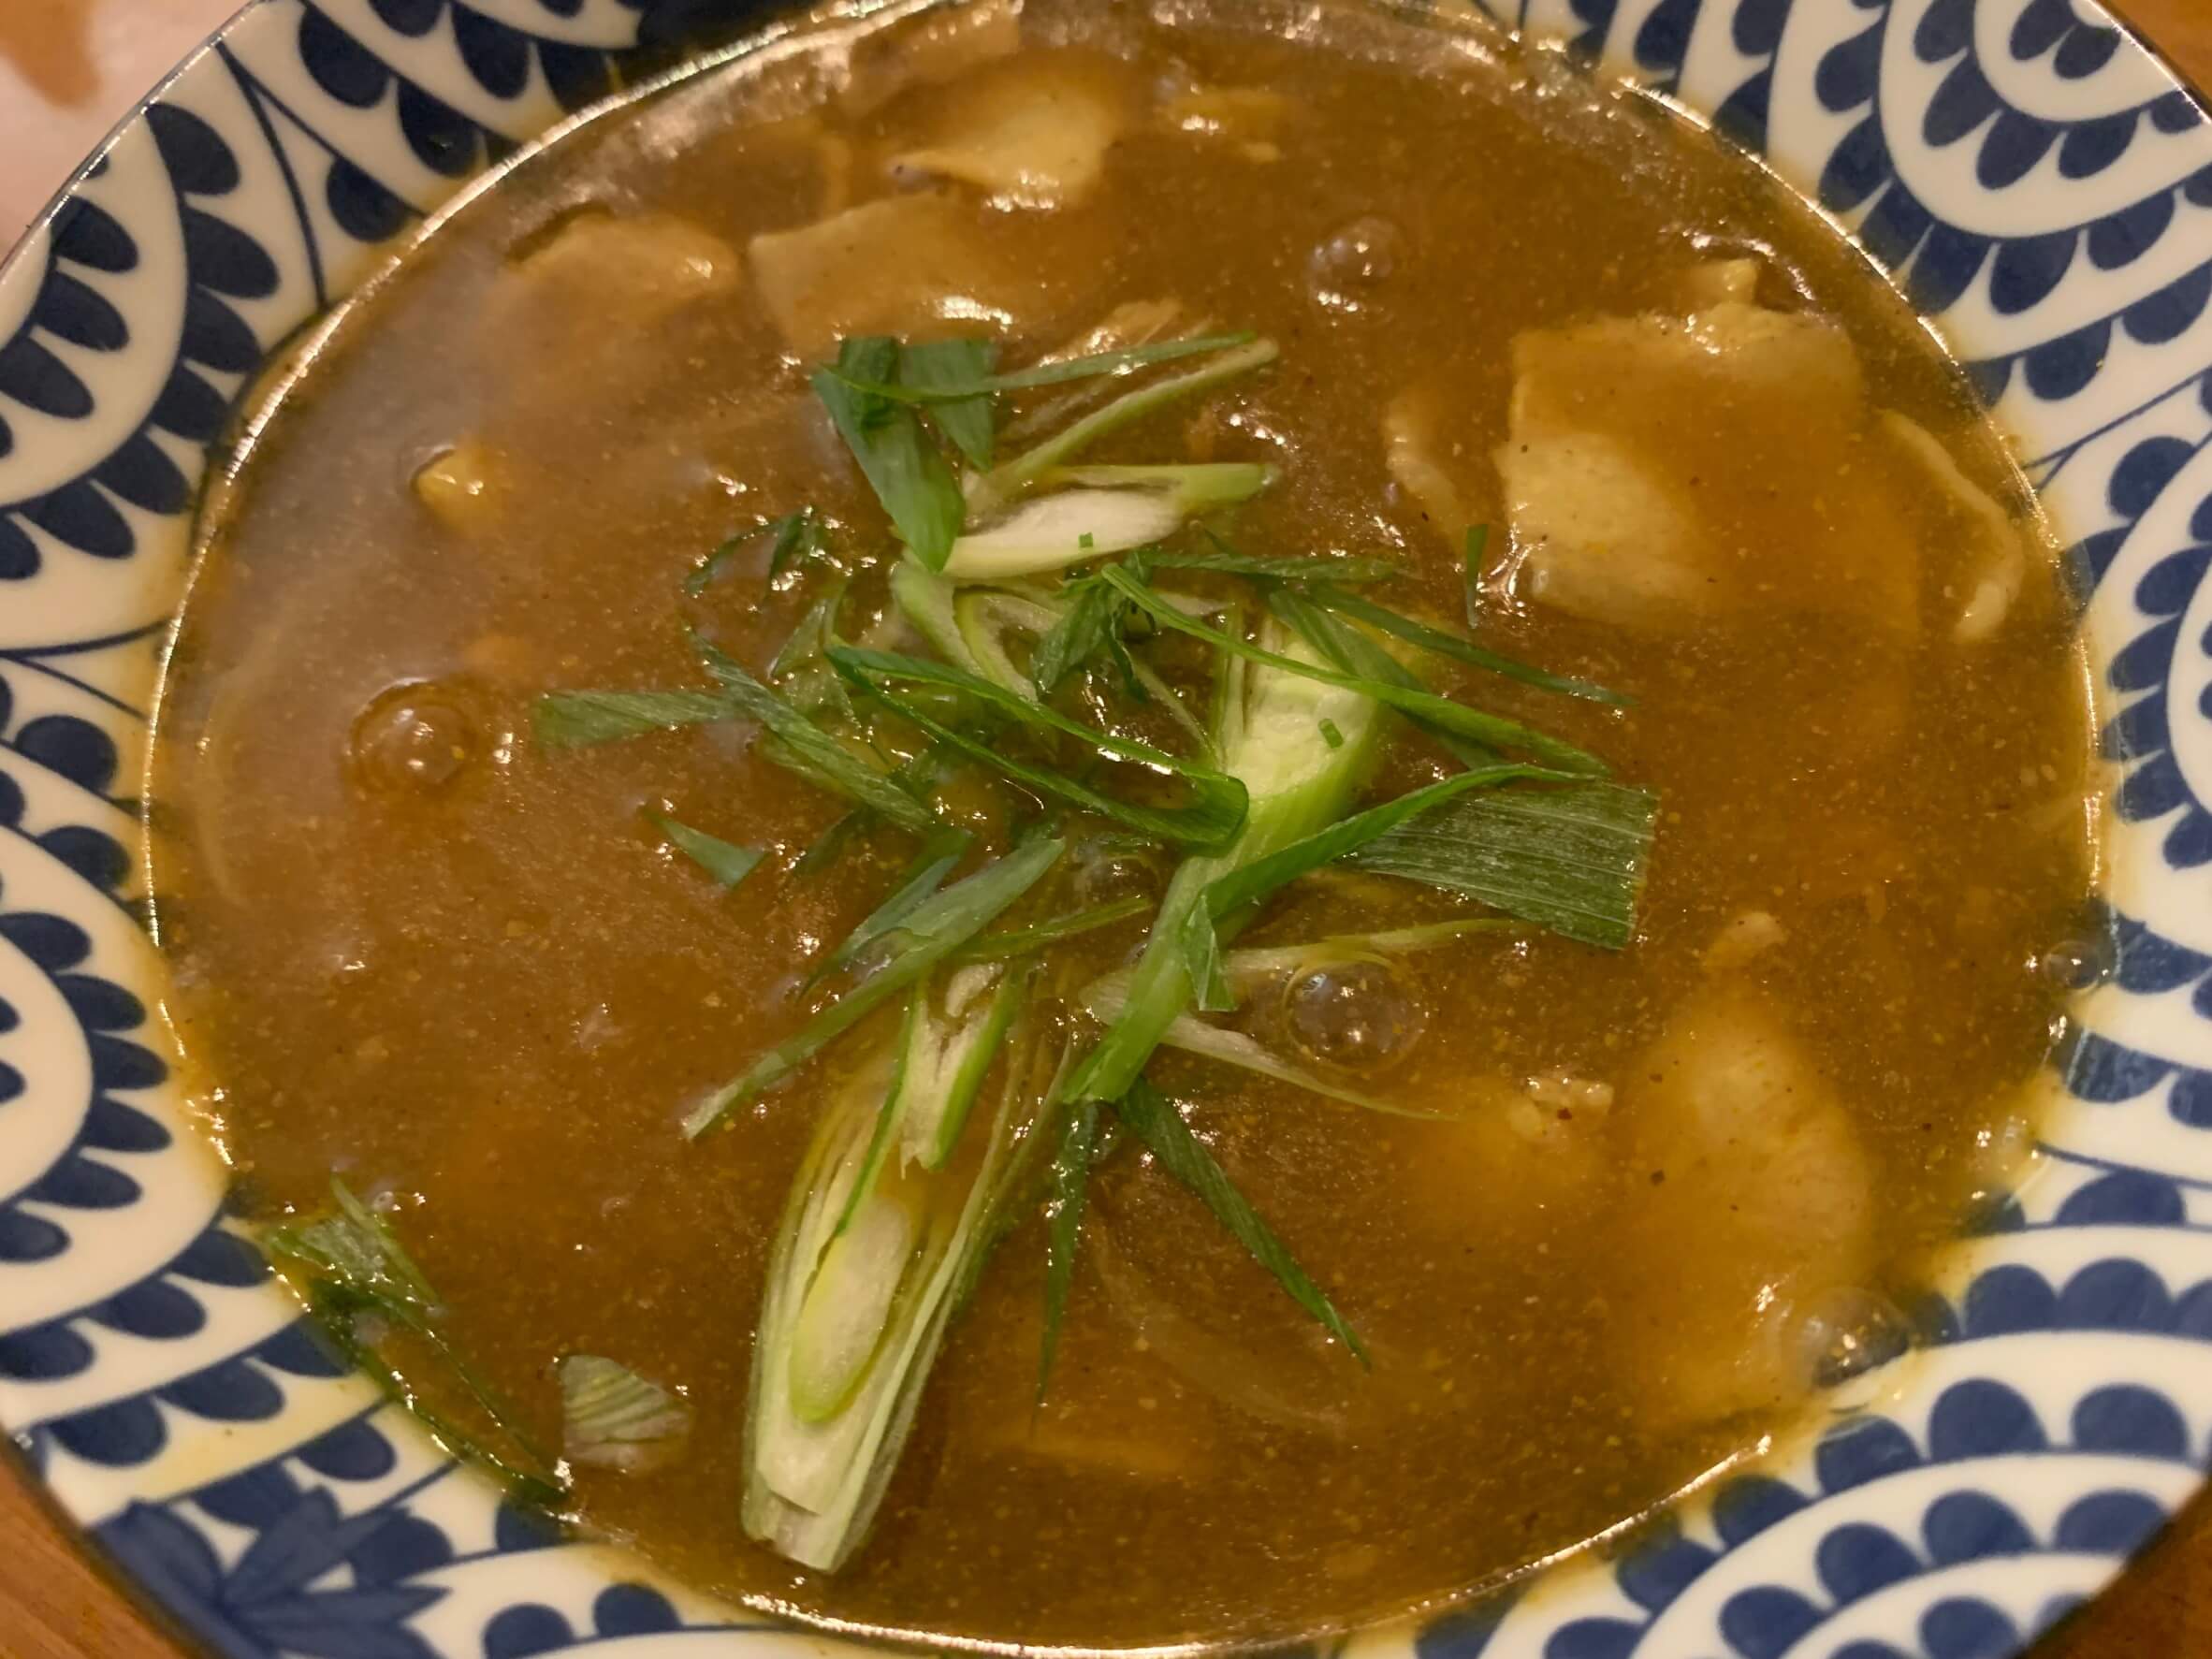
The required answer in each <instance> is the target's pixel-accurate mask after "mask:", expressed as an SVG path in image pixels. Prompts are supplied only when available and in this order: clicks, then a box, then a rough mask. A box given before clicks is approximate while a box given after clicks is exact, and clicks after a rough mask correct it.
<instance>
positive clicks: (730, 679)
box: [691, 635, 938, 834]
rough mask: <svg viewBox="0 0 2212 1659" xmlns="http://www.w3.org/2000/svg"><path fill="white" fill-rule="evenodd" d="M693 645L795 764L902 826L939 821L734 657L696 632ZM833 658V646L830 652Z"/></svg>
mask: <svg viewBox="0 0 2212 1659" xmlns="http://www.w3.org/2000/svg"><path fill="white" fill-rule="evenodd" d="M691 643H692V645H693V647H694V648H696V649H697V650H698V652H699V654H700V656H701V657H702V658H703V659H704V660H705V662H706V671H707V672H708V673H709V674H711V675H713V676H714V677H715V678H716V679H717V680H719V681H720V682H721V687H722V694H723V696H724V697H725V698H726V699H727V700H728V701H729V703H730V705H731V706H733V707H734V708H735V710H736V712H738V713H739V714H742V715H744V716H745V717H746V718H747V719H749V720H757V721H759V722H760V723H761V724H762V725H763V726H764V727H766V728H767V729H768V730H769V731H770V732H772V733H773V734H775V735H776V737H777V739H778V740H779V742H781V743H782V744H783V746H784V748H785V749H787V750H789V751H790V756H791V757H795V758H796V760H797V761H798V762H799V763H800V764H799V765H798V766H797V767H794V768H793V769H794V770H802V771H803V772H804V773H805V775H806V776H807V777H808V778H810V779H814V780H815V781H817V782H819V783H822V784H823V785H824V786H826V787H828V788H831V789H834V790H836V791H837V793H839V794H842V795H844V796H846V797H848V798H849V799H851V800H854V801H857V802H859V803H860V804H861V805H862V806H864V807H866V808H868V809H869V810H870V811H872V812H875V813H878V814H880V816H882V817H884V818H887V819H889V820H890V821H891V822H893V823H895V824H897V825H898V826H899V827H900V828H901V829H909V830H913V831H915V832H917V833H921V834H926V833H927V832H928V831H930V830H933V829H935V828H936V827H937V824H938V821H937V819H936V818H935V817H934V816H933V815H932V814H931V812H930V810H929V808H926V807H924V806H923V805H922V803H921V802H920V801H917V800H916V799H915V798H914V797H913V796H912V795H910V794H909V793H907V792H906V791H905V790H903V789H901V788H899V786H898V785H897V784H896V783H895V782H893V781H892V780H891V779H888V778H886V777H885V776H884V775H883V774H882V773H880V772H879V771H877V770H875V769H874V768H873V767H871V766H867V765H864V764H862V763H861V762H860V761H858V760H856V759H855V758H854V757H853V755H852V754H851V751H850V750H848V749H846V748H845V746H844V745H843V744H841V743H839V742H838V741H837V739H836V738H835V737H832V736H831V735H829V734H828V733H827V732H825V731H823V730H822V728H821V727H820V726H818V725H816V724H815V723H814V722H813V721H812V720H808V718H807V717H806V716H805V715H803V714H801V713H800V712H799V711H798V710H797V709H795V708H793V706H791V704H790V703H788V702H787V701H785V699H784V698H783V697H781V696H780V695H779V694H778V693H777V692H775V691H771V690H770V689H769V688H768V687H766V686H764V685H763V684H761V682H760V681H759V680H757V679H755V678H753V677H752V676H751V675H749V674H748V673H746V672H745V670H744V668H742V667H741V666H739V664H738V663H737V662H736V660H735V658H732V657H730V656H728V655H726V654H724V653H723V652H721V651H720V650H717V649H716V648H714V647H713V646H711V645H709V644H707V643H706V641H705V640H703V639H700V638H699V637H698V636H697V635H693V636H692V642H691ZM826 654H827V655H828V656H829V657H830V658H831V659H832V660H833V661H834V660H835V658H836V656H837V652H836V650H835V649H834V648H833V649H832V650H830V651H829V652H828V653H826ZM769 758H770V759H773V760H776V761H778V762H779V764H785V765H787V766H789V765H790V764H791V760H790V758H788V757H786V756H784V755H781V754H778V753H775V752H774V751H771V752H770V754H769Z"/></svg>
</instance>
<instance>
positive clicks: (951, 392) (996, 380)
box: [838, 331, 1256, 405]
mask: <svg viewBox="0 0 2212 1659" xmlns="http://www.w3.org/2000/svg"><path fill="white" fill-rule="evenodd" d="M1255 338H1256V337H1255V336H1254V335H1253V334H1251V333H1250V332H1249V331H1247V332H1245V333H1242V334H1209V335H1205V336H1202V337H1201V338H1197V339H1192V340H1170V341H1166V342H1162V343H1160V344H1158V345H1140V346H1132V347H1130V348H1129V349H1128V350H1127V351H1118V352H1096V353H1093V354H1091V355H1090V356H1088V357H1062V358H1060V359H1059V360H1058V361H1056V362H1052V363H1040V364H1038V365H1037V366H1036V367H1035V368H1031V369H1017V370H1014V371H1012V372H1011V373H1008V374H993V373H991V372H990V371H989V370H988V369H987V368H986V369H984V370H982V371H977V372H972V373H969V374H968V375H967V376H965V377H964V378H955V377H954V376H952V375H950V374H948V375H945V376H944V377H942V378H941V379H936V380H928V381H919V380H916V379H915V378H914V377H913V376H912V375H910V374H901V375H900V377H899V381H898V383H897V384H895V385H892V384H887V383H885V382H882V381H870V380H867V379H866V378H865V377H854V376H845V375H844V370H843V368H842V367H841V366H840V368H839V370H838V372H839V374H840V375H841V376H844V377H845V378H847V379H848V380H849V381H850V382H851V385H852V386H853V389H854V390H856V391H862V392H866V393H867V394H869V395H870V396H872V397H878V398H888V399H891V400H895V401H897V402H902V403H927V404H932V405H935V404H939V403H944V402H948V401H954V400H967V399H970V398H988V397H991V396H992V395H994V394H996V393H998V392H1024V391H1029V390H1032V389H1034V388H1035V387H1038V386H1064V385H1066V384H1067V383H1068V382H1069V381H1071V380H1092V379H1096V378H1097V377H1099V375H1103V374H1128V373H1129V372H1131V371H1135V370H1138V369H1143V368H1147V367H1149V366H1150V365H1152V364H1154V363H1169V362H1172V361H1174V360H1175V359H1176V358H1177V357H1202V356H1204V355H1205V354H1206V353H1208V352H1220V351H1233V350H1235V349H1236V348H1237V347H1238V346H1242V345H1250V344H1251V343H1252V342H1253V340H1254V339H1255ZM945 343H946V344H947V345H948V346H953V345H966V346H975V345H980V344H982V342H980V341H948V342H945Z"/></svg>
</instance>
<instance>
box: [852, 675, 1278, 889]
mask: <svg viewBox="0 0 2212 1659" xmlns="http://www.w3.org/2000/svg"><path fill="white" fill-rule="evenodd" d="M830 661H831V662H835V663H836V664H837V667H838V668H839V669H840V670H841V671H843V672H844V673H845V674H846V675H847V676H848V677H851V680H852V681H853V683H854V684H855V685H858V686H860V687H862V688H863V689H864V690H866V692H867V693H868V694H869V695H870V696H872V697H876V698H879V699H880V700H881V701H882V702H883V703H885V704H886V705H887V706H890V707H891V708H893V709H895V711H896V712H897V713H898V714H900V715H901V716H903V717H904V718H905V719H907V720H910V721H911V722H913V724H915V725H917V726H919V727H921V728H922V730H923V731H924V732H926V733H928V734H929V735H931V736H932V737H935V738H936V739H937V740H938V741H939V742H940V743H945V744H949V745H951V746H952V747H953V748H955V749H959V750H961V752H963V753H965V754H967V755H968V756H969V757H970V758H971V759H974V760H977V761H981V762H982V763H983V764H985V765H987V766H990V767H993V768H995V769H996V770H997V771H998V772H1001V773H1003V774H1004V775H1005V776H1006V777H1008V778H1011V779H1013V780H1014V781H1015V782H1017V783H1022V784H1026V785H1027V786H1028V787H1029V788H1031V789H1034V790H1036V791H1038V792H1039V793H1042V794H1047V795H1050V796H1052V797H1054V798H1055V799H1056V800H1061V801H1065V802H1067V803H1068V804H1069V805H1070V806H1072V807H1080V808H1084V809H1085V810H1087V811H1091V812H1096V813H1098V814H1099V815H1100V816H1101V817H1104V818H1110V819H1112V820H1113V821H1114V822H1116V823H1122V824H1127V825H1128V827H1130V828H1131V829H1136V830H1141V831H1142V832H1143V833H1144V834H1146V835H1150V836H1157V837H1160V838H1161V839H1163V840H1169V841H1176V842H1181V843H1183V844H1185V845H1187V846H1192V847H1201V848H1206V847H1225V846H1227V845H1228V844H1229V843H1230V841H1231V840H1233V839H1235V837H1236V833H1237V831H1238V829H1239V828H1240V827H1241V826H1242V825H1243V823H1244V808H1245V794H1244V785H1243V784H1241V783H1239V782H1238V781H1237V780H1236V779H1233V778H1230V777H1226V776H1224V775H1223V774H1221V773H1219V772H1216V771H1214V770H1212V769H1211V768H1209V767H1205V766H1199V765H1194V764H1191V763H1190V762H1188V761H1184V760H1178V759H1177V758H1176V757H1175V756H1173V755H1171V754H1168V753H1165V752H1164V751H1162V750H1160V749H1154V748H1153V747H1151V746H1150V745H1149V744H1144V743H1137V742H1133V741H1131V740H1129V739H1128V738H1124V737H1114V736H1110V735H1107V734H1106V733H1103V732H1098V731H1094V730H1092V729H1091V728H1090V727H1088V726H1085V725H1082V724H1080V723H1078V722H1077V721H1075V720H1070V719H1068V718H1067V717H1066V716H1065V715H1062V714H1058V713H1055V711H1054V710H1052V709H1050V708H1047V707H1045V706H1043V705H1041V704H1038V703H1032V702H1029V701H1027V700H1026V699H1025V698H1022V697H1019V696H1017V695H1015V694H1014V693H1013V692H1011V691H1005V690H1003V689H1001V688H1000V687H998V686H995V685H993V684H992V683H991V682H990V681H989V680H986V679H980V678H978V677H976V676H974V675H971V674H966V673H963V672H962V671H961V670H959V669H957V668H948V667H946V666H945V665H944V664H942V663H939V662H924V661H923V660H922V659H921V658H919V657H902V656H896V655H894V654H892V653H889V652H885V651H862V650H853V649H851V648H846V647H842V646H840V647H837V648H835V649H833V650H832V651H831V652H830ZM896 684H922V685H942V686H951V687H953V688H954V689H955V690H958V691H966V692H967V693H968V695H969V696H971V697H973V698H974V699H975V700H976V701H977V702H979V703H981V704H982V705H983V706H986V707H988V708H991V709H993V710H995V711H996V712H997V713H999V714H1003V715H1007V716H1010V717H1011V719H1012V720H1013V721H1014V722H1015V723H1017V724H1019V725H1023V726H1026V727H1028V728H1029V729H1030V730H1031V731H1037V732H1048V733H1052V734H1054V735H1058V736H1064V737H1073V738H1076V739H1078V740H1079V741H1081V742H1082V743H1084V745H1085V746H1086V747H1088V748H1090V749H1093V750H1094V751H1096V752H1098V753H1100V754H1105V755H1110V756H1112V757H1113V759H1115V760H1119V761H1127V762H1130V763H1132V764H1136V765H1139V766H1143V767H1147V768H1150V769H1152V770H1154V771H1157V772H1166V773H1171V774H1172V775H1173V776H1175V777H1178V778H1180V779H1183V780H1184V781H1185V782H1186V783H1187V784H1188V785H1189V786H1190V799H1189V801H1188V803H1187V804H1186V805H1184V806H1180V807H1152V806H1146V805H1143V804H1142V803H1139V802H1134V801H1125V800H1120V799H1117V798H1115V797H1114V796H1113V795H1109V794H1105V793H1101V792H1099V791H1098V790H1095V789H1093V788H1091V787H1090V785H1088V784H1087V783H1084V782H1082V781H1080V780H1079V779H1074V778H1070V777H1069V776H1068V775H1067V774H1066V773H1064V772H1057V771H1055V770H1053V769H1052V768H1051V767H1049V766H1043V765H1038V764H1032V763H1030V762H1027V761H1023V760H1020V759H1017V758H1016V757H1014V756H1012V755H1010V754H1008V753H1006V752H1005V747H1004V745H1003V744H1000V745H996V746H995V745H993V744H991V743H988V742H985V741H983V740H982V739H980V738H978V737H975V736H971V735H968V733H965V732H961V731H958V730H955V729H954V728H953V727H951V726H947V725H945V724H943V723H941V722H940V721H939V720H936V719H935V718H934V717H932V716H930V715H929V714H927V713H924V711H923V710H921V709H920V708H917V707H915V706H913V704H912V703H911V702H910V701H908V700H906V699H903V698H901V697H900V696H899V695H898V694H897V693H896V692H895V691H891V690H890V688H891V687H892V686H893V685H896Z"/></svg>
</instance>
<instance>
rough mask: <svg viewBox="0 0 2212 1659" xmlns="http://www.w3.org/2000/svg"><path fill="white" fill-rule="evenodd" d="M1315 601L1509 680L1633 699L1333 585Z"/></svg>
mask: <svg viewBox="0 0 2212 1659" xmlns="http://www.w3.org/2000/svg"><path fill="white" fill-rule="evenodd" d="M1313 600H1314V603H1315V604H1318V605H1322V606H1324V607H1326V608H1327V609H1329V610H1332V611H1338V612H1341V613H1342V614H1343V615H1345V616H1347V617H1353V618H1358V619H1359V620H1360V621H1362V622H1364V623H1366V624H1367V625H1368V626H1369V627H1370V628H1376V629H1380V630H1381V631H1382V632H1383V633H1390V634H1395V635H1396V636H1397V637H1398V638H1400V639H1402V640H1404V641H1405V642H1406V643H1407V644H1408V645H1415V646H1419V648H1421V649H1422V650H1424V651H1430V652H1433V653H1434V654H1435V655H1437V656H1439V657H1448V658H1450V659H1451V660H1452V661H1453V662H1464V663H1466V664H1467V665H1468V666H1469V667H1471V668H1481V669H1486V670H1488V671H1489V672H1490V673H1492V674H1497V675H1503V676H1504V677H1506V678H1507V679H1515V680H1519V681H1520V682H1521V684H1522V685H1527V686H1535V687H1538V688H1539V689H1541V690H1543V691H1558V692H1561V693H1563V694H1564V695H1566V696H1569V697H1581V698H1585V699H1587V700H1588V701H1590V702H1593V703H1609V704H1612V705H1613V706H1616V707H1624V706H1627V705H1628V704H1629V703H1630V702H1632V701H1633V699H1631V698H1627V697H1623V696H1622V695H1621V693H1620V692H1618V691H1607V690H1606V689H1605V687H1603V686H1599V685H1593V684H1592V683H1591V682H1590V681H1588V680H1586V679H1576V678H1575V677H1572V676H1570V675H1564V674H1550V673H1547V672H1546V671H1545V670H1543V669H1541V668H1532V667H1531V666H1530V665H1529V664H1528V663H1526V662H1517V661H1515V660H1514V659H1513V658H1511V657H1502V656H1500V655H1498V653H1497V652H1495V651H1486V650H1484V649H1483V648H1481V647H1480V646H1478V645H1474V644H1471V643H1469V642H1468V641H1466V640H1463V639H1461V638H1460V637H1458V636H1457V635H1456V634H1450V633H1445V632H1444V631H1443V630H1442V629H1440V628H1432V627H1430V626H1429V625H1428V624H1427V623H1425V622H1418V621H1416V620H1414V618H1411V617H1405V616H1401V615H1399V614H1398V613H1397V612H1396V611H1393V610H1387V609H1385V608H1384V607H1383V606H1381V605H1379V604H1370V603H1369V602H1368V601H1366V600H1364V599H1361V598H1360V597H1359V596H1358V595H1357V594H1351V593H1343V592H1339V591H1338V590H1337V589H1333V588H1330V587H1326V586H1322V587H1317V588H1315V589H1313Z"/></svg>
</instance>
